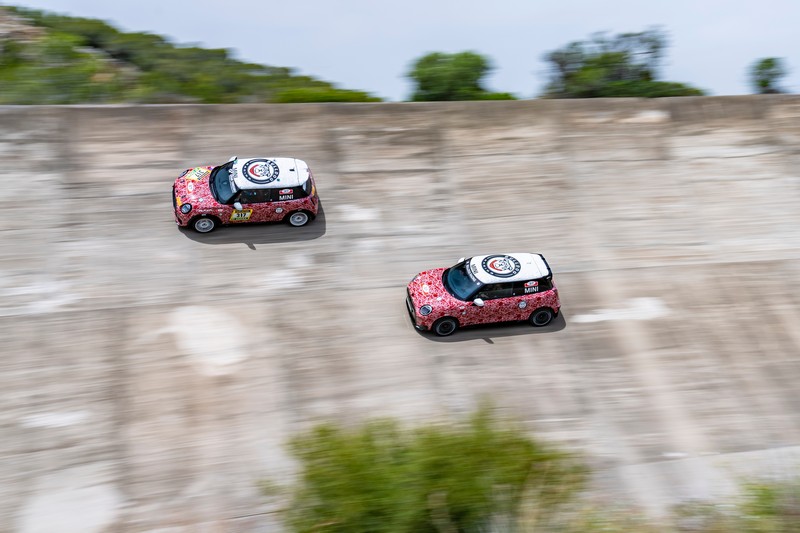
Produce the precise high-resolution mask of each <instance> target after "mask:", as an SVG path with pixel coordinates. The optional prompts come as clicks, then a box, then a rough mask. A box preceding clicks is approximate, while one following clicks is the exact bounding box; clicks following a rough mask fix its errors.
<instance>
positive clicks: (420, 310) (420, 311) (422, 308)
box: [419, 304, 433, 316]
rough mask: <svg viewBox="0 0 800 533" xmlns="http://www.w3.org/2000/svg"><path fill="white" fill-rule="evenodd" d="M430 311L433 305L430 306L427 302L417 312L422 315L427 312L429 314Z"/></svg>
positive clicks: (425, 314)
mask: <svg viewBox="0 0 800 533" xmlns="http://www.w3.org/2000/svg"><path fill="white" fill-rule="evenodd" d="M431 311H433V307H431V306H430V305H428V304H425V305H423V306H422V307H420V308H419V314H421V315H422V316H428V315H429V314H431Z"/></svg>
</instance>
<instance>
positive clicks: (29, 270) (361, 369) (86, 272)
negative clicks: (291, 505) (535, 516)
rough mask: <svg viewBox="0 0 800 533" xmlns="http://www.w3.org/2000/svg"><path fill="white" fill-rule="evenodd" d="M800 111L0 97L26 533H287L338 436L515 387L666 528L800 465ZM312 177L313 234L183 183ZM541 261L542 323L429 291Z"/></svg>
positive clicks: (616, 104) (6, 525) (5, 410)
mask: <svg viewBox="0 0 800 533" xmlns="http://www.w3.org/2000/svg"><path fill="white" fill-rule="evenodd" d="M798 146H800V98H798V97H794V96H769V97H720V98H682V99H662V100H652V101H641V100H627V99H621V100H592V101H581V100H574V101H520V102H467V103H435V104H407V103H402V104H401V103H397V104H308V105H253V106H244V105H243V106H141V107H137V106H119V107H117V106H109V107H0V154H1V155H2V160H3V168H2V171H1V172H2V178H1V179H2V181H1V182H0V191H2V198H3V209H2V210H0V222H1V224H0V235H1V236H2V248H0V338H1V339H3V352H2V360H1V361H2V362H1V363H0V417H1V418H0V428H2V429H1V430H0V431H1V433H0V435H2V438H0V458H2V460H0V531H3V532H5V531H9V532H11V531H13V532H17V531H19V532H25V533H27V532H32V531H59V532H63V533H68V532H73V531H74V532H81V533H86V532H94V531H97V532H100V531H107V530H110V529H108V528H111V527H116V528H117V529H118V530H121V531H156V530H158V531H168V532H170V533H172V532H178V531H199V530H200V529H193V528H207V529H203V530H204V531H205V530H209V531H217V530H220V531H221V530H222V529H213V528H224V530H225V531H247V532H252V531H273V530H277V529H278V528H279V526H278V523H279V521H278V518H277V516H276V514H275V510H276V509H277V507H278V506H279V503H280V502H279V501H276V500H274V499H270V498H267V497H265V496H262V495H261V494H259V485H260V482H261V481H262V480H264V479H269V480H272V482H274V483H288V482H289V481H290V479H291V473H292V468H293V463H292V461H291V460H290V458H289V457H288V456H287V453H286V450H285V448H284V446H283V444H284V443H285V442H286V440H287V439H288V438H289V437H290V436H291V435H293V434H295V433H296V432H298V431H302V430H303V429H306V428H308V427H309V426H310V425H311V424H313V423H315V422H317V421H321V420H328V419H331V418H332V419H337V420H347V421H351V420H356V419H361V418H365V417H372V416H381V415H392V416H398V417H400V418H402V419H404V420H409V421H416V420H424V419H431V418H437V417H443V416H451V415H460V414H464V413H467V412H469V411H470V410H471V409H472V408H473V407H474V406H475V404H476V401H478V399H480V398H481V397H482V396H483V395H489V396H491V398H493V400H494V401H495V403H496V405H497V406H498V407H499V408H501V410H502V412H503V413H507V414H509V415H512V416H514V417H517V418H518V419H521V420H522V421H523V422H525V423H526V424H528V425H529V427H530V428H531V430H532V431H534V432H535V433H536V434H537V435H538V436H540V437H543V438H546V439H551V440H553V441H556V442H558V443H560V444H561V445H562V446H564V447H566V448H568V449H572V450H575V451H578V452H581V453H583V454H585V456H586V457H587V460H588V462H589V463H590V464H591V465H592V466H593V467H594V468H595V470H596V476H595V478H594V482H593V483H594V487H595V488H596V489H597V491H596V492H597V493H598V495H601V496H602V495H605V497H607V498H608V499H610V500H617V499H622V500H625V501H628V502H631V504H633V505H640V506H642V507H643V508H645V509H647V510H648V511H649V512H651V513H652V514H654V515H659V514H661V513H663V512H664V511H665V509H666V508H668V506H669V505H672V504H674V503H677V502H680V501H683V500H686V499H689V498H723V497H725V496H726V495H729V494H731V493H732V491H733V490H734V489H735V482H736V480H737V479H739V476H742V475H756V474H758V475H770V476H778V475H783V474H784V473H785V472H787V471H789V470H790V469H791V468H796V466H797V464H798V457H799V456H798V449H800V448H799V447H800V418H798V417H797V413H798V410H800V388H798V387H797V383H798V381H800V357H798V353H799V352H800V333H798V332H800V328H798V327H797V324H798V323H800V307H799V306H798V304H799V303H800V297H798V296H797V291H795V290H794V287H795V285H796V284H797V282H798V281H800V263H799V262H798V258H800V230H798V228H800V209H798V205H800V149H798ZM234 154H239V155H245V156H246V155H256V154H265V155H294V156H298V157H302V158H303V159H305V160H306V161H308V162H309V163H310V165H311V167H312V169H313V170H314V173H315V176H316V177H317V179H318V183H319V191H320V195H321V197H322V199H323V206H324V213H323V214H322V215H321V216H320V217H319V218H318V219H317V220H316V221H315V222H314V223H313V224H311V225H309V226H308V227H305V228H301V229H293V228H289V227H285V226H282V225H277V226H274V225H273V226H258V227H239V228H223V229H221V230H220V231H218V232H217V233H214V234H210V235H206V236H200V235H197V234H193V233H191V232H185V231H179V230H178V229H177V228H176V227H175V224H174V221H173V217H172V212H171V209H172V205H171V200H170V187H171V184H172V181H173V180H174V178H175V177H177V176H178V174H179V173H180V172H181V171H182V170H183V169H185V168H187V167H189V166H194V165H200V164H217V163H221V162H224V161H226V160H227V159H228V157H230V156H231V155H234ZM502 251H539V252H542V253H544V254H545V255H546V257H547V258H548V260H549V262H550V264H551V266H552V267H553V269H554V270H555V272H556V279H557V281H558V283H559V288H560V292H561V295H562V299H563V303H564V308H563V311H564V312H563V315H562V318H560V319H559V320H558V321H557V322H556V323H555V324H553V325H551V326H548V327H547V328H545V329H544V330H533V329H532V328H529V327H527V326H510V327H491V328H488V329H476V330H465V331H462V332H460V333H458V334H457V335H456V336H454V337H452V338H447V339H446V340H442V339H437V338H432V337H429V336H427V335H421V334H419V333H417V332H415V331H414V329H413V328H412V326H411V324H410V323H409V320H408V316H407V314H406V310H405V307H404V301H403V300H404V297H405V284H406V283H407V282H408V281H409V279H410V278H411V277H412V276H413V275H414V274H416V273H417V272H419V271H420V270H423V269H426V268H431V267H436V266H447V265H449V264H451V263H453V262H454V261H455V260H456V259H458V258H459V257H462V256H470V255H478V254H481V253H493V252H502Z"/></svg>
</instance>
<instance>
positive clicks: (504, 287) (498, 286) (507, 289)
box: [476, 283, 514, 300]
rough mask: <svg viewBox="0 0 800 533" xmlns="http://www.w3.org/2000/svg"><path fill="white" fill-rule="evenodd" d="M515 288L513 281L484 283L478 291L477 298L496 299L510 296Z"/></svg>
mask: <svg viewBox="0 0 800 533" xmlns="http://www.w3.org/2000/svg"><path fill="white" fill-rule="evenodd" d="M513 293H514V289H513V286H512V284H511V283H491V284H489V285H484V286H483V288H482V289H481V290H480V292H478V294H477V296H476V298H483V299H484V300H496V299H498V298H508V297H510V296H512V295H513Z"/></svg>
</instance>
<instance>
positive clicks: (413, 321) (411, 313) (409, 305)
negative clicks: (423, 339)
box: [406, 289, 428, 331]
mask: <svg viewBox="0 0 800 533" xmlns="http://www.w3.org/2000/svg"><path fill="white" fill-rule="evenodd" d="M406 293H407V294H406V310H408V316H409V318H410V319H411V324H412V325H413V326H414V327H415V328H416V329H418V330H419V331H425V330H427V329H428V328H426V327H425V326H423V325H421V324H417V313H416V312H415V311H414V302H413V301H412V300H411V293H410V292H408V289H406Z"/></svg>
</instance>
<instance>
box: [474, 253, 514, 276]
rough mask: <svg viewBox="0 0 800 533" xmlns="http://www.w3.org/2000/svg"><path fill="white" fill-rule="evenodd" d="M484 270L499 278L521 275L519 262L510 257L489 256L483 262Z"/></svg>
mask: <svg viewBox="0 0 800 533" xmlns="http://www.w3.org/2000/svg"><path fill="white" fill-rule="evenodd" d="M481 266H482V267H483V269H484V270H485V271H486V272H487V273H489V274H491V275H492V276H497V277H498V278H510V277H511V276H515V275H517V274H519V270H520V268H522V267H521V266H520V264H519V261H517V260H516V259H514V258H513V257H511V256H510V255H489V256H486V257H484V259H483V261H481Z"/></svg>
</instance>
